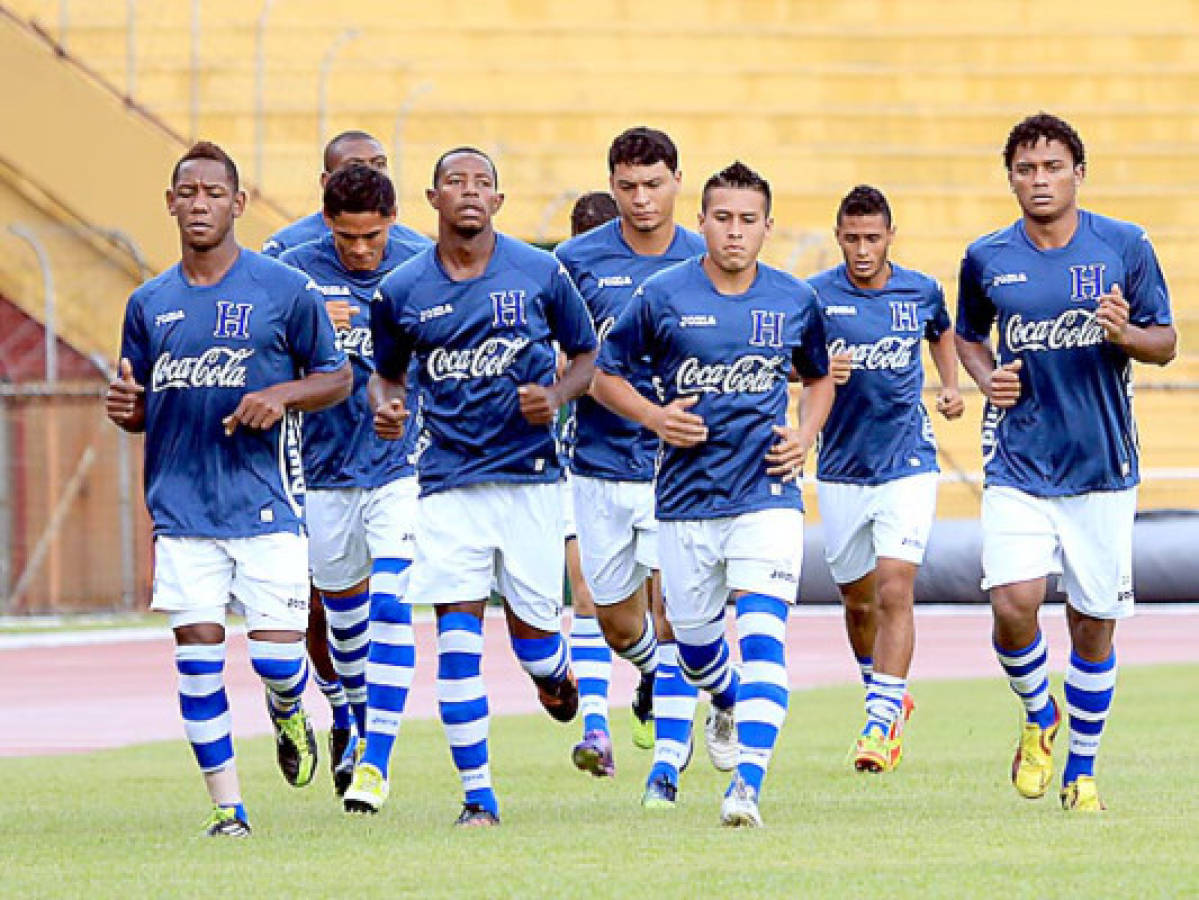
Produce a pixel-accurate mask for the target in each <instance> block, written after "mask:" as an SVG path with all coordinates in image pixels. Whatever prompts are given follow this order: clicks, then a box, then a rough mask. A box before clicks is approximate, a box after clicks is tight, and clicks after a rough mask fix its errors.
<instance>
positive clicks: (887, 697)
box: [862, 672, 908, 737]
mask: <svg viewBox="0 0 1199 900" xmlns="http://www.w3.org/2000/svg"><path fill="white" fill-rule="evenodd" d="M907 689H908V682H907V679H906V678H899V677H898V676H895V675H886V674H884V673H882V672H875V673H874V674H873V675H872V676H871V677H870V686H869V687H868V688H867V689H866V727H865V728H863V729H862V734H869V733H870V732H871V731H874V730H877V731H880V732H882V734H883V736H884V737H886V736H887V735H889V734H890V733H891V726H892V725H894V724H895V720H896V719H898V718H899V717H900V716H901V715H902V714H903V695H904V693H905V692H906V691H907Z"/></svg>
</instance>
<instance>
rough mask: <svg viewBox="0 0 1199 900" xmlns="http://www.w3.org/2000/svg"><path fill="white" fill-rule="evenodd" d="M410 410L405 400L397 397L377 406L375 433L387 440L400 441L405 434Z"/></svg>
mask: <svg viewBox="0 0 1199 900" xmlns="http://www.w3.org/2000/svg"><path fill="white" fill-rule="evenodd" d="M407 418H408V410H406V409H404V401H403V400H400V399H399V398H395V399H392V400H389V401H387V402H386V403H380V404H379V405H378V406H376V407H375V434H377V435H378V436H379V437H380V438H382V439H383V440H385V441H398V440H399V439H400V438H402V437H403V436H404V422H405V421H406V420H407Z"/></svg>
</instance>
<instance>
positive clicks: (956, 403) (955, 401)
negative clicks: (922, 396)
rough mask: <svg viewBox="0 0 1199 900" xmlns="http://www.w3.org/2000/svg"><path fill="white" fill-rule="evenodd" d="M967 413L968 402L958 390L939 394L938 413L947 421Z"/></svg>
mask: <svg viewBox="0 0 1199 900" xmlns="http://www.w3.org/2000/svg"><path fill="white" fill-rule="evenodd" d="M1018 384H1019V383H1018V382H1017V386H1018ZM965 411H966V401H965V400H963V399H962V392H961V391H959V390H958V389H957V388H948V387H947V388H941V392H940V393H939V394H937V412H939V413H940V414H941V415H943V416H944V417H945V418H947V419H956V418H959V417H960V416H961V415H962V413H964V412H965Z"/></svg>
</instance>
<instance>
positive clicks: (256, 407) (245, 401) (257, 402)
mask: <svg viewBox="0 0 1199 900" xmlns="http://www.w3.org/2000/svg"><path fill="white" fill-rule="evenodd" d="M286 413H287V404H286V403H284V402H283V400H282V399H281V398H280V397H279V396H278V394H277V392H276V391H275V390H274V388H266V389H265V390H261V391H254V392H252V393H249V394H245V395H243V396H242V398H241V400H240V402H238V404H237V409H235V410H233V412H231V413H230V414H229V415H227V416H225V418H223V419H222V420H221V424H222V425H224V426H225V434H226V435H231V434H233V432H235V431H236V430H237V427H238V426H239V425H243V426H245V427H246V428H254V429H257V430H258V431H266V430H267V429H268V428H273V427H274V426H275V423H277V422H278V421H279V420H280V419H282V418H283V416H284V415H285V414H286Z"/></svg>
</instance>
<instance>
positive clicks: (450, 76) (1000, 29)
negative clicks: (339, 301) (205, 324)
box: [7, 0, 1199, 514]
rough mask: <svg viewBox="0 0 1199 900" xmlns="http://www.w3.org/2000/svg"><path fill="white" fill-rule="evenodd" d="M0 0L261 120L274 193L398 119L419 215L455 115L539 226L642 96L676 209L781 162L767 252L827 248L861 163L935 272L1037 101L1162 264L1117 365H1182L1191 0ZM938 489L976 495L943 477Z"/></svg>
mask: <svg viewBox="0 0 1199 900" xmlns="http://www.w3.org/2000/svg"><path fill="white" fill-rule="evenodd" d="M7 6H8V7H9V8H10V9H12V10H14V11H15V12H16V13H17V14H19V15H20V16H22V17H23V18H25V19H26V20H28V21H35V22H37V23H38V24H39V26H40V27H41V28H42V29H43V30H44V32H45V33H47V34H49V35H51V36H53V37H55V38H58V39H59V40H61V41H62V42H63V44H64V45H65V47H66V49H67V51H68V52H69V53H70V54H71V55H72V56H74V57H76V58H79V59H82V60H84V61H85V62H86V64H87V65H88V66H89V67H90V68H91V69H93V70H94V71H95V72H96V73H97V74H98V75H99V76H100V77H101V78H103V79H104V80H105V81H107V82H108V83H109V84H111V85H113V86H115V88H116V90H117V92H122V91H124V92H127V93H132V96H133V97H134V98H135V99H136V101H137V102H138V104H140V105H141V106H143V107H144V108H145V109H146V110H148V111H150V112H151V113H152V114H153V115H154V116H156V117H157V118H159V119H160V120H161V121H162V122H163V123H165V124H166V125H167V126H169V128H170V129H173V130H174V131H175V132H178V133H179V134H184V135H189V136H194V135H202V136H204V137H208V138H211V139H214V140H216V141H218V142H220V143H222V144H223V145H224V146H226V148H227V149H228V150H230V152H232V153H233V154H234V156H235V157H236V158H237V159H238V160H239V162H240V164H241V166H242V168H243V171H245V172H246V173H247V174H248V176H249V177H251V178H252V177H254V175H256V174H258V172H257V169H258V167H257V164H256V162H255V160H256V159H257V151H258V146H259V145H258V141H257V138H258V135H259V134H260V133H261V135H262V142H261V158H262V160H263V166H262V170H261V179H260V180H259V183H258V185H257V186H258V187H259V188H260V189H261V190H262V191H263V192H264V193H265V194H266V195H268V196H269V197H270V198H272V199H273V200H274V201H276V202H277V203H278V204H279V206H280V207H281V208H283V209H284V210H286V211H287V212H288V213H289V214H290V215H293V216H299V215H302V214H304V213H307V212H308V211H310V210H311V209H312V208H313V207H314V206H315V205H316V203H317V200H318V198H317V174H318V170H319V156H318V151H319V148H320V146H321V144H322V142H323V139H324V138H326V137H328V136H329V135H331V134H333V133H335V132H337V131H339V130H341V129H344V128H364V129H366V130H368V131H371V132H372V133H374V134H376V135H378V136H379V137H380V138H382V139H383V140H384V142H385V143H386V144H388V145H394V144H398V145H399V149H398V151H397V150H395V149H393V169H394V170H395V172H396V173H397V175H398V179H399V181H400V183H401V184H400V186H401V197H402V203H403V215H404V218H405V219H406V221H408V222H409V224H411V225H413V226H414V227H416V228H419V229H421V230H424V231H426V232H429V231H431V230H432V227H433V218H432V214H431V212H430V211H429V210H428V208H427V206H426V205H425V203H424V201H423V198H422V193H421V192H422V190H423V188H424V186H425V183H426V180H427V178H428V174H429V167H430V165H431V163H432V161H433V159H434V158H435V157H436V155H437V154H438V153H439V152H440V151H441V150H443V149H445V148H446V147H449V146H453V145H456V144H461V143H471V144H476V145H479V146H481V147H483V148H485V149H487V150H488V151H489V152H492V153H493V154H495V156H496V157H497V160H498V162H499V167H500V174H501V183H502V186H503V188H504V190H505V191H506V193H507V202H506V205H505V208H504V211H503V213H502V214H501V220H500V222H501V227H503V228H504V229H506V230H508V231H510V232H513V233H516V234H519V235H521V236H523V237H526V238H529V239H535V240H551V241H552V240H556V239H559V238H561V237H562V236H564V234H565V232H566V227H567V210H568V208H569V203H570V200H571V198H572V197H573V195H574V194H576V193H578V192H582V191H585V190H589V189H594V188H600V187H603V186H604V184H605V181H606V177H605V176H606V172H605V168H604V153H605V150H606V148H607V145H608V142H609V141H610V140H611V137H612V136H613V135H614V134H615V133H617V132H618V131H619V130H621V129H622V128H624V127H627V126H628V125H630V124H633V123H635V122H646V123H649V124H654V125H657V126H660V127H663V128H665V129H666V130H668V131H669V132H670V133H671V134H672V135H674V136H675V138H676V139H677V141H678V143H679V146H680V148H681V151H682V167H683V170H684V174H685V191H684V196H683V198H682V200H681V203H680V209H681V210H682V211H683V215H682V219H683V221H684V222H688V221H689V220H690V219H691V216H692V215H693V213H694V210H695V207H696V205H697V204H696V200H697V191H698V188H699V186H700V184H701V183H702V180H703V178H704V177H705V176H706V175H707V174H708V173H710V172H711V171H713V170H715V169H717V168H719V167H721V166H722V165H724V164H726V163H727V162H729V161H730V160H732V159H733V158H735V157H740V158H742V159H744V160H745V161H746V162H748V163H749V164H751V165H753V166H754V167H756V168H758V169H759V170H761V171H762V172H763V173H764V174H765V175H766V176H767V177H769V178H770V179H771V180H772V182H773V184H774V187H775V191H776V196H777V200H776V211H775V218H776V222H777V225H776V234H775V236H774V238H773V240H772V243H771V245H770V249H769V252H768V256H769V258H770V260H771V261H772V262H775V263H776V264H780V265H784V266H787V267H789V268H791V269H793V270H794V271H796V272H798V273H800V274H807V273H809V272H811V271H814V270H815V269H817V268H819V267H822V266H825V265H829V264H831V263H833V262H834V261H836V259H837V255H836V250H835V247H834V246H833V245H832V242H831V235H830V229H831V225H832V214H833V211H834V209H835V207H836V203H837V200H838V199H839V197H840V196H841V195H842V194H843V193H844V192H845V191H846V190H847V189H848V188H849V187H851V186H852V185H853V184H856V183H859V182H869V183H873V184H876V185H877V186H879V187H881V188H882V189H883V190H884V191H886V192H887V194H888V196H889V197H890V198H891V200H892V204H893V206H894V209H895V214H896V222H897V225H898V228H899V237H898V239H897V243H896V247H895V257H896V259H898V260H900V261H901V262H903V263H905V264H907V265H910V266H914V267H917V268H921V269H924V270H925V271H928V272H930V273H932V274H935V275H936V276H938V277H939V278H941V279H942V281H943V282H944V283H945V284H946V285H947V289H948V292H949V293H950V295H951V296H952V294H953V282H954V280H955V278H956V270H957V264H958V260H959V259H960V256H961V252H962V249H963V247H964V246H965V244H966V243H968V242H969V241H970V240H971V239H972V238H974V237H976V236H977V235H979V234H981V233H982V232H985V231H988V230H991V229H994V228H998V227H1001V226H1003V225H1005V224H1007V223H1008V222H1010V221H1011V220H1012V219H1013V218H1014V217H1015V215H1014V214H1015V205H1014V203H1013V201H1012V198H1011V196H1010V194H1009V193H1008V191H1007V185H1006V181H1005V178H1004V172H1003V169H1002V165H1001V162H1000V158H999V150H1000V147H1001V145H1002V142H1003V139H1004V137H1005V136H1006V134H1007V131H1008V129H1009V128H1010V127H1011V125H1012V124H1013V123H1014V122H1016V121H1017V120H1018V119H1019V118H1021V117H1023V116H1024V115H1026V114H1028V113H1030V112H1035V111H1037V110H1039V109H1047V110H1050V111H1053V112H1056V113H1059V114H1061V115H1063V116H1065V117H1066V118H1068V119H1070V120H1071V121H1072V122H1074V124H1075V125H1076V126H1077V127H1078V128H1079V130H1080V132H1081V134H1082V135H1083V137H1084V139H1085V140H1086V141H1087V144H1088V152H1089V160H1088V162H1089V173H1088V180H1087V185H1086V186H1085V188H1084V194H1083V199H1084V203H1085V205H1086V206H1087V207H1089V208H1091V209H1094V210H1095V211H1097V212H1102V213H1107V214H1111V215H1115V216H1118V217H1121V218H1127V219H1132V220H1135V221H1137V222H1139V223H1141V224H1143V225H1144V226H1146V227H1147V229H1148V230H1149V232H1150V235H1151V236H1152V238H1153V240H1154V244H1155V246H1156V247H1157V250H1158V252H1159V255H1160V257H1161V260H1162V264H1163V267H1164V269H1165V271H1166V273H1167V276H1168V279H1169V282H1170V284H1171V288H1172V292H1173V295H1174V299H1175V304H1176V314H1177V318H1178V321H1179V325H1180V329H1181V331H1182V334H1183V346H1182V355H1181V358H1180V359H1179V360H1178V361H1177V362H1176V363H1175V364H1174V365H1173V366H1171V367H1169V368H1167V369H1164V370H1154V369H1150V368H1148V367H1139V368H1138V376H1137V377H1138V382H1139V383H1140V384H1148V383H1152V382H1156V383H1159V384H1162V383H1171V384H1172V383H1180V382H1182V383H1186V382H1189V383H1192V384H1193V383H1194V382H1195V381H1197V380H1199V257H1196V255H1195V254H1194V253H1193V252H1192V250H1191V248H1192V247H1193V246H1194V245H1195V243H1196V240H1197V239H1199V219H1197V218H1196V216H1195V211H1196V209H1199V2H1197V0H1162V2H1160V3H1158V4H1155V5H1154V10H1153V13H1154V14H1153V15H1152V16H1146V15H1145V14H1144V10H1143V9H1138V8H1136V7H1133V6H1129V5H1128V4H1126V3H1121V2H1117V0H1097V2H1095V3H1091V4H1088V5H1087V8H1086V10H1085V14H1084V13H1083V12H1082V11H1081V10H1080V9H1079V8H1077V7H1071V6H1069V5H1066V6H1060V5H1059V6H1057V7H1054V6H1052V5H1045V4H1041V3H1034V2H1031V0H976V2H971V3H969V4H963V3H960V2H950V0H912V2H905V3H903V4H900V3H894V2H889V0H859V2H853V3H850V2H820V0H741V2H732V0H662V2H659V3H654V4H645V3H642V2H637V0H591V2H588V3H563V2H552V0H496V2H486V3H479V2H476V0H441V2H438V3H414V2H402V3H397V2H388V0H360V2H358V3H355V4H353V5H351V6H348V7H339V6H338V5H336V4H329V3H327V2H324V0H272V2H271V3H264V2H263V0H252V2H250V3H246V2H244V0H202V2H201V3H199V5H198V7H199V13H200V15H199V19H198V22H194V21H193V20H192V18H191V15H192V11H193V4H191V3H184V2H172V3H145V2H143V3H138V4H130V3H128V2H127V0H90V2H88V3H86V4H83V3H73V4H69V5H68V4H64V3H61V2H60V0H8V2H7ZM64 9H68V10H69V11H68V14H67V16H66V17H65V18H64V16H63V14H62V13H63V10H64ZM131 9H134V10H136V14H135V15H134V16H133V17H132V19H131V18H130V10H131ZM259 22H261V23H262V24H263V27H262V28H261V30H260V32H258V30H257V29H256V24H257V23H259ZM256 33H260V34H261V35H262V41H261V47H262V50H263V53H262V62H263V67H262V79H261V85H262V93H261V99H262V106H263V109H264V110H265V112H264V114H263V116H262V118H261V121H259V120H258V118H257V117H256V109H257V100H256V97H257V93H256V86H257V85H258V84H259V81H258V71H259V70H258V67H257V65H256V59H257V57H256V47H257V46H258V42H257V41H256ZM197 38H198V39H197ZM322 72H323V73H324V75H323V77H322ZM322 83H323V84H324V85H325V96H326V98H327V104H326V110H327V115H326V116H325V118H324V121H323V132H322V118H321V116H320V114H319V103H318V98H319V97H320V93H321V85H322ZM260 129H261V132H260ZM175 146H177V145H175ZM172 152H174V147H173V148H172ZM167 155H168V156H169V154H167ZM155 166H157V167H158V168H157V169H155ZM161 167H162V163H161V161H156V162H154V163H153V164H152V165H151V164H150V160H149V158H146V159H145V165H142V164H139V165H138V168H150V169H151V170H154V171H155V172H156V173H157V172H158V171H161ZM155 177H157V174H155ZM132 193H133V192H132V191H130V194H131V195H132ZM150 193H152V192H147V196H149V195H150ZM160 230H163V231H165V229H161V228H160ZM976 400H977V398H972V399H971V403H973V404H976ZM1137 403H1138V410H1139V419H1140V422H1141V428H1142V436H1143V439H1144V443H1145V444H1146V448H1147V449H1146V453H1145V465H1146V467H1149V468H1170V467H1185V466H1187V465H1194V463H1195V454H1194V453H1193V451H1192V449H1191V448H1192V445H1193V437H1192V435H1191V434H1190V433H1189V429H1188V428H1187V427H1185V425H1186V424H1190V425H1191V427H1194V423H1196V422H1199V418H1197V414H1199V395H1197V394H1196V393H1195V392H1194V391H1190V392H1183V391H1142V392H1141V393H1140V394H1139V395H1138V400H1137ZM967 417H968V421H970V422H977V409H972V410H971V411H970V412H968V413H967ZM937 430H938V432H939V434H940V437H941V440H942V444H943V446H944V448H945V450H946V451H947V454H946V456H947V459H949V458H952V460H953V461H954V462H955V463H956V464H957V465H958V467H959V468H961V469H962V470H964V471H975V470H977V469H978V467H979V464H980V461H979V454H978V449H977V431H976V429H975V428H974V427H973V425H970V426H967V425H963V424H955V425H951V426H949V427H943V426H942V425H941V423H938V424H937ZM1196 501H1199V482H1161V483H1160V484H1158V485H1154V484H1150V485H1148V486H1147V487H1146V489H1145V490H1144V493H1143V505H1153V506H1158V505H1173V504H1181V503H1183V502H1186V503H1188V504H1189V505H1199V503H1197V502H1196ZM942 507H943V508H942V513H943V514H955V513H957V514H963V513H967V514H968V512H972V511H973V510H975V509H976V508H977V506H976V501H975V499H974V495H973V493H971V491H970V490H969V489H967V488H966V487H964V486H958V487H955V488H951V489H949V490H947V491H945V492H943V499H942Z"/></svg>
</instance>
